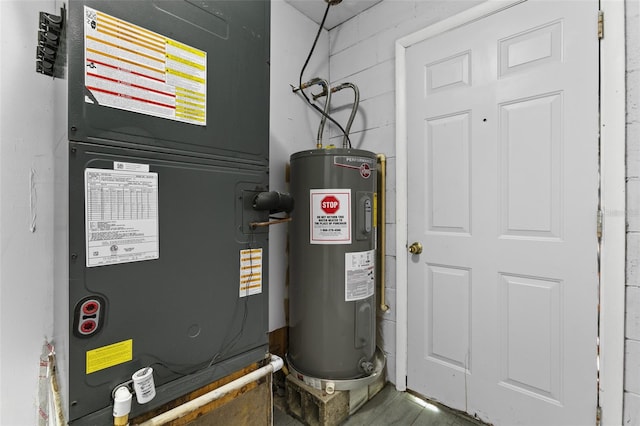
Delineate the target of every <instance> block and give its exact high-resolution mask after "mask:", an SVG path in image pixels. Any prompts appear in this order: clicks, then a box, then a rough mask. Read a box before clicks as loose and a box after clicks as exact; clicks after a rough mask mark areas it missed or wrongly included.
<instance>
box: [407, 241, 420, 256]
mask: <svg viewBox="0 0 640 426" xmlns="http://www.w3.org/2000/svg"><path fill="white" fill-rule="evenodd" d="M409 253H411V254H420V253H422V244H420V243H419V242H417V241H416V242H415V243H413V244H411V245H410V246H409Z"/></svg>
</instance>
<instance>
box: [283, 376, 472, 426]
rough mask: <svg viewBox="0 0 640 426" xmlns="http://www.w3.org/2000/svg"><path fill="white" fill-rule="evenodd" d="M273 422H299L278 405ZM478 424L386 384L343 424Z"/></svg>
mask: <svg viewBox="0 0 640 426" xmlns="http://www.w3.org/2000/svg"><path fill="white" fill-rule="evenodd" d="M273 424H274V426H299V425H302V423H300V422H299V421H297V420H296V419H294V418H293V417H291V416H289V415H287V414H286V413H284V412H283V411H281V410H280V409H278V408H276V409H275V410H274V417H273ZM369 425H376V426H388V425H401V426H480V425H484V423H481V422H478V421H476V420H474V419H472V418H470V417H466V416H464V415H463V414H460V413H457V412H453V411H450V410H448V409H446V408H443V407H438V406H435V405H432V404H429V403H426V402H425V401H423V400H421V399H418V398H416V397H415V396H413V395H411V394H409V393H407V392H398V391H396V390H395V387H394V386H393V385H391V384H387V385H386V386H385V387H384V388H383V389H382V390H381V391H380V393H378V394H377V395H376V396H374V397H373V398H372V399H371V401H369V402H367V403H366V404H365V405H364V406H363V407H362V408H360V409H359V410H358V411H357V412H356V413H355V414H354V415H353V416H351V417H350V418H349V419H348V420H347V421H346V422H344V423H343V426H369Z"/></svg>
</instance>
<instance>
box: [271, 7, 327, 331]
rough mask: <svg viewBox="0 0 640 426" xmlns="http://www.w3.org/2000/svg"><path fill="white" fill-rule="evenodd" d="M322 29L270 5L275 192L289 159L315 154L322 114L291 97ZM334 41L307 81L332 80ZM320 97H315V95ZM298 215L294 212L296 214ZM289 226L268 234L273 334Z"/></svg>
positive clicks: (282, 186) (283, 290)
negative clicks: (308, 151)
mask: <svg viewBox="0 0 640 426" xmlns="http://www.w3.org/2000/svg"><path fill="white" fill-rule="evenodd" d="M317 31H318V24H316V23H314V22H313V21H311V20H310V19H309V18H307V17H306V16H304V15H302V14H301V13H300V12H298V11H297V10H296V9H294V8H293V7H291V6H290V5H289V4H287V3H285V2H284V1H283V0H273V1H272V3H271V111H270V114H271V116H270V133H271V134H270V144H271V145H270V148H269V157H270V178H269V185H270V189H271V190H273V191H287V190H288V184H287V183H286V182H285V169H286V165H287V163H288V162H289V156H290V155H291V154H293V153H294V152H298V151H301V150H303V149H312V148H315V143H316V136H317V131H318V124H319V122H320V119H319V116H318V114H317V113H316V112H315V111H313V110H312V109H311V108H310V107H308V106H307V105H306V103H305V101H304V100H303V99H302V98H301V97H300V96H299V95H296V94H294V93H292V91H291V86H290V84H293V85H295V86H297V85H298V79H299V76H300V69H301V68H302V65H303V64H304V61H305V59H306V58H307V55H308V54H309V50H310V49H311V45H312V44H313V39H314V38H315V36H316V33H317ZM328 46H329V35H328V33H327V31H326V30H322V34H321V35H320V39H319V40H318V44H317V46H316V49H315V52H314V54H313V57H312V58H311V61H310V62H309V65H308V66H307V69H306V71H305V73H304V76H303V79H305V80H309V79H311V78H312V77H317V76H318V77H323V78H326V79H328V78H329V64H328V54H329V47H328ZM313 93H315V91H314V92H313ZM293 214H295V210H294V212H293ZM286 249H287V225H275V226H272V227H271V228H270V230H269V253H270V259H269V292H270V293H269V330H270V331H272V330H275V329H278V328H280V327H284V326H285V325H286V318H285V298H288V288H287V276H286V270H287V253H286Z"/></svg>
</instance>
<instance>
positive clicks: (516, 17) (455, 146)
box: [406, 0, 598, 425]
mask: <svg viewBox="0 0 640 426" xmlns="http://www.w3.org/2000/svg"><path fill="white" fill-rule="evenodd" d="M597 9H598V7H597V2H596V1H587V0H582V1H553V2H551V1H544V0H541V1H538V0H529V1H526V2H525V3H522V4H519V5H517V6H513V7H510V8H508V9H506V10H504V11H501V12H498V13H495V14H493V15H491V16H488V17H486V18H483V19H481V20H477V21H475V22H472V23H469V24H467V25H464V26H462V27H459V28H457V29H455V30H452V31H449V32H446V33H443V34H440V35H438V36H436V37H433V38H430V39H428V40H426V41H423V42H421V43H419V44H416V45H414V46H412V47H410V48H409V49H408V50H407V57H406V58H407V88H408V90H407V93H408V94H409V95H408V100H407V110H408V113H407V114H408V116H407V122H408V138H409V140H408V158H409V162H408V178H409V182H408V184H409V194H410V197H409V202H408V237H409V241H408V243H409V244H410V243H412V242H414V241H417V242H420V243H422V245H423V246H424V249H423V252H422V253H421V254H414V255H410V257H409V262H408V277H409V282H408V296H409V312H408V318H409V330H408V332H409V347H408V377H407V380H408V387H409V388H410V389H412V390H415V391H417V392H419V393H420V394H423V395H425V396H427V397H429V398H433V399H435V400H438V401H441V402H443V403H444V404H446V405H448V406H451V407H453V408H456V409H460V410H463V411H466V412H468V413H470V414H472V415H476V416H478V417H479V418H481V419H483V420H485V421H489V422H491V423H493V424H496V425H514V424H530V425H554V424H555V425H587V424H594V423H595V415H596V403H597V402H596V401H597V383H596V379H597V367H596V340H597V303H598V300H597V295H598V292H597V284H598V281H597V278H598V277H597V261H598V259H597V248H598V245H597V237H596V219H597V213H596V212H597V203H598V40H597Z"/></svg>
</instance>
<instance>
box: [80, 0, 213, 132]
mask: <svg viewBox="0 0 640 426" xmlns="http://www.w3.org/2000/svg"><path fill="white" fill-rule="evenodd" d="M84 15H85V16H84V18H85V19H84V59H85V74H84V83H85V87H86V88H87V90H88V91H89V94H87V95H86V96H85V102H86V103H92V104H97V105H101V106H107V107H111V108H118V109H122V110H125V111H132V112H136V113H140V114H146V115H151V116H154V117H162V118H166V119H169V120H175V121H182V122H185V123H190V124H197V125H201V126H205V125H206V124H207V53H206V52H204V51H202V50H199V49H196V48H194V47H192V46H188V45H186V44H183V43H180V42H179V41H176V40H172V39H170V38H168V37H165V36H163V35H161V34H157V33H154V32H153V31H149V30H147V29H146V28H143V27H139V26H137V25H134V24H131V23H129V22H127V21H124V20H122V19H119V18H116V17H114V16H111V15H108V14H106V13H103V12H100V11H98V10H95V9H92V8H90V7H88V6H85V7H84Z"/></svg>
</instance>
